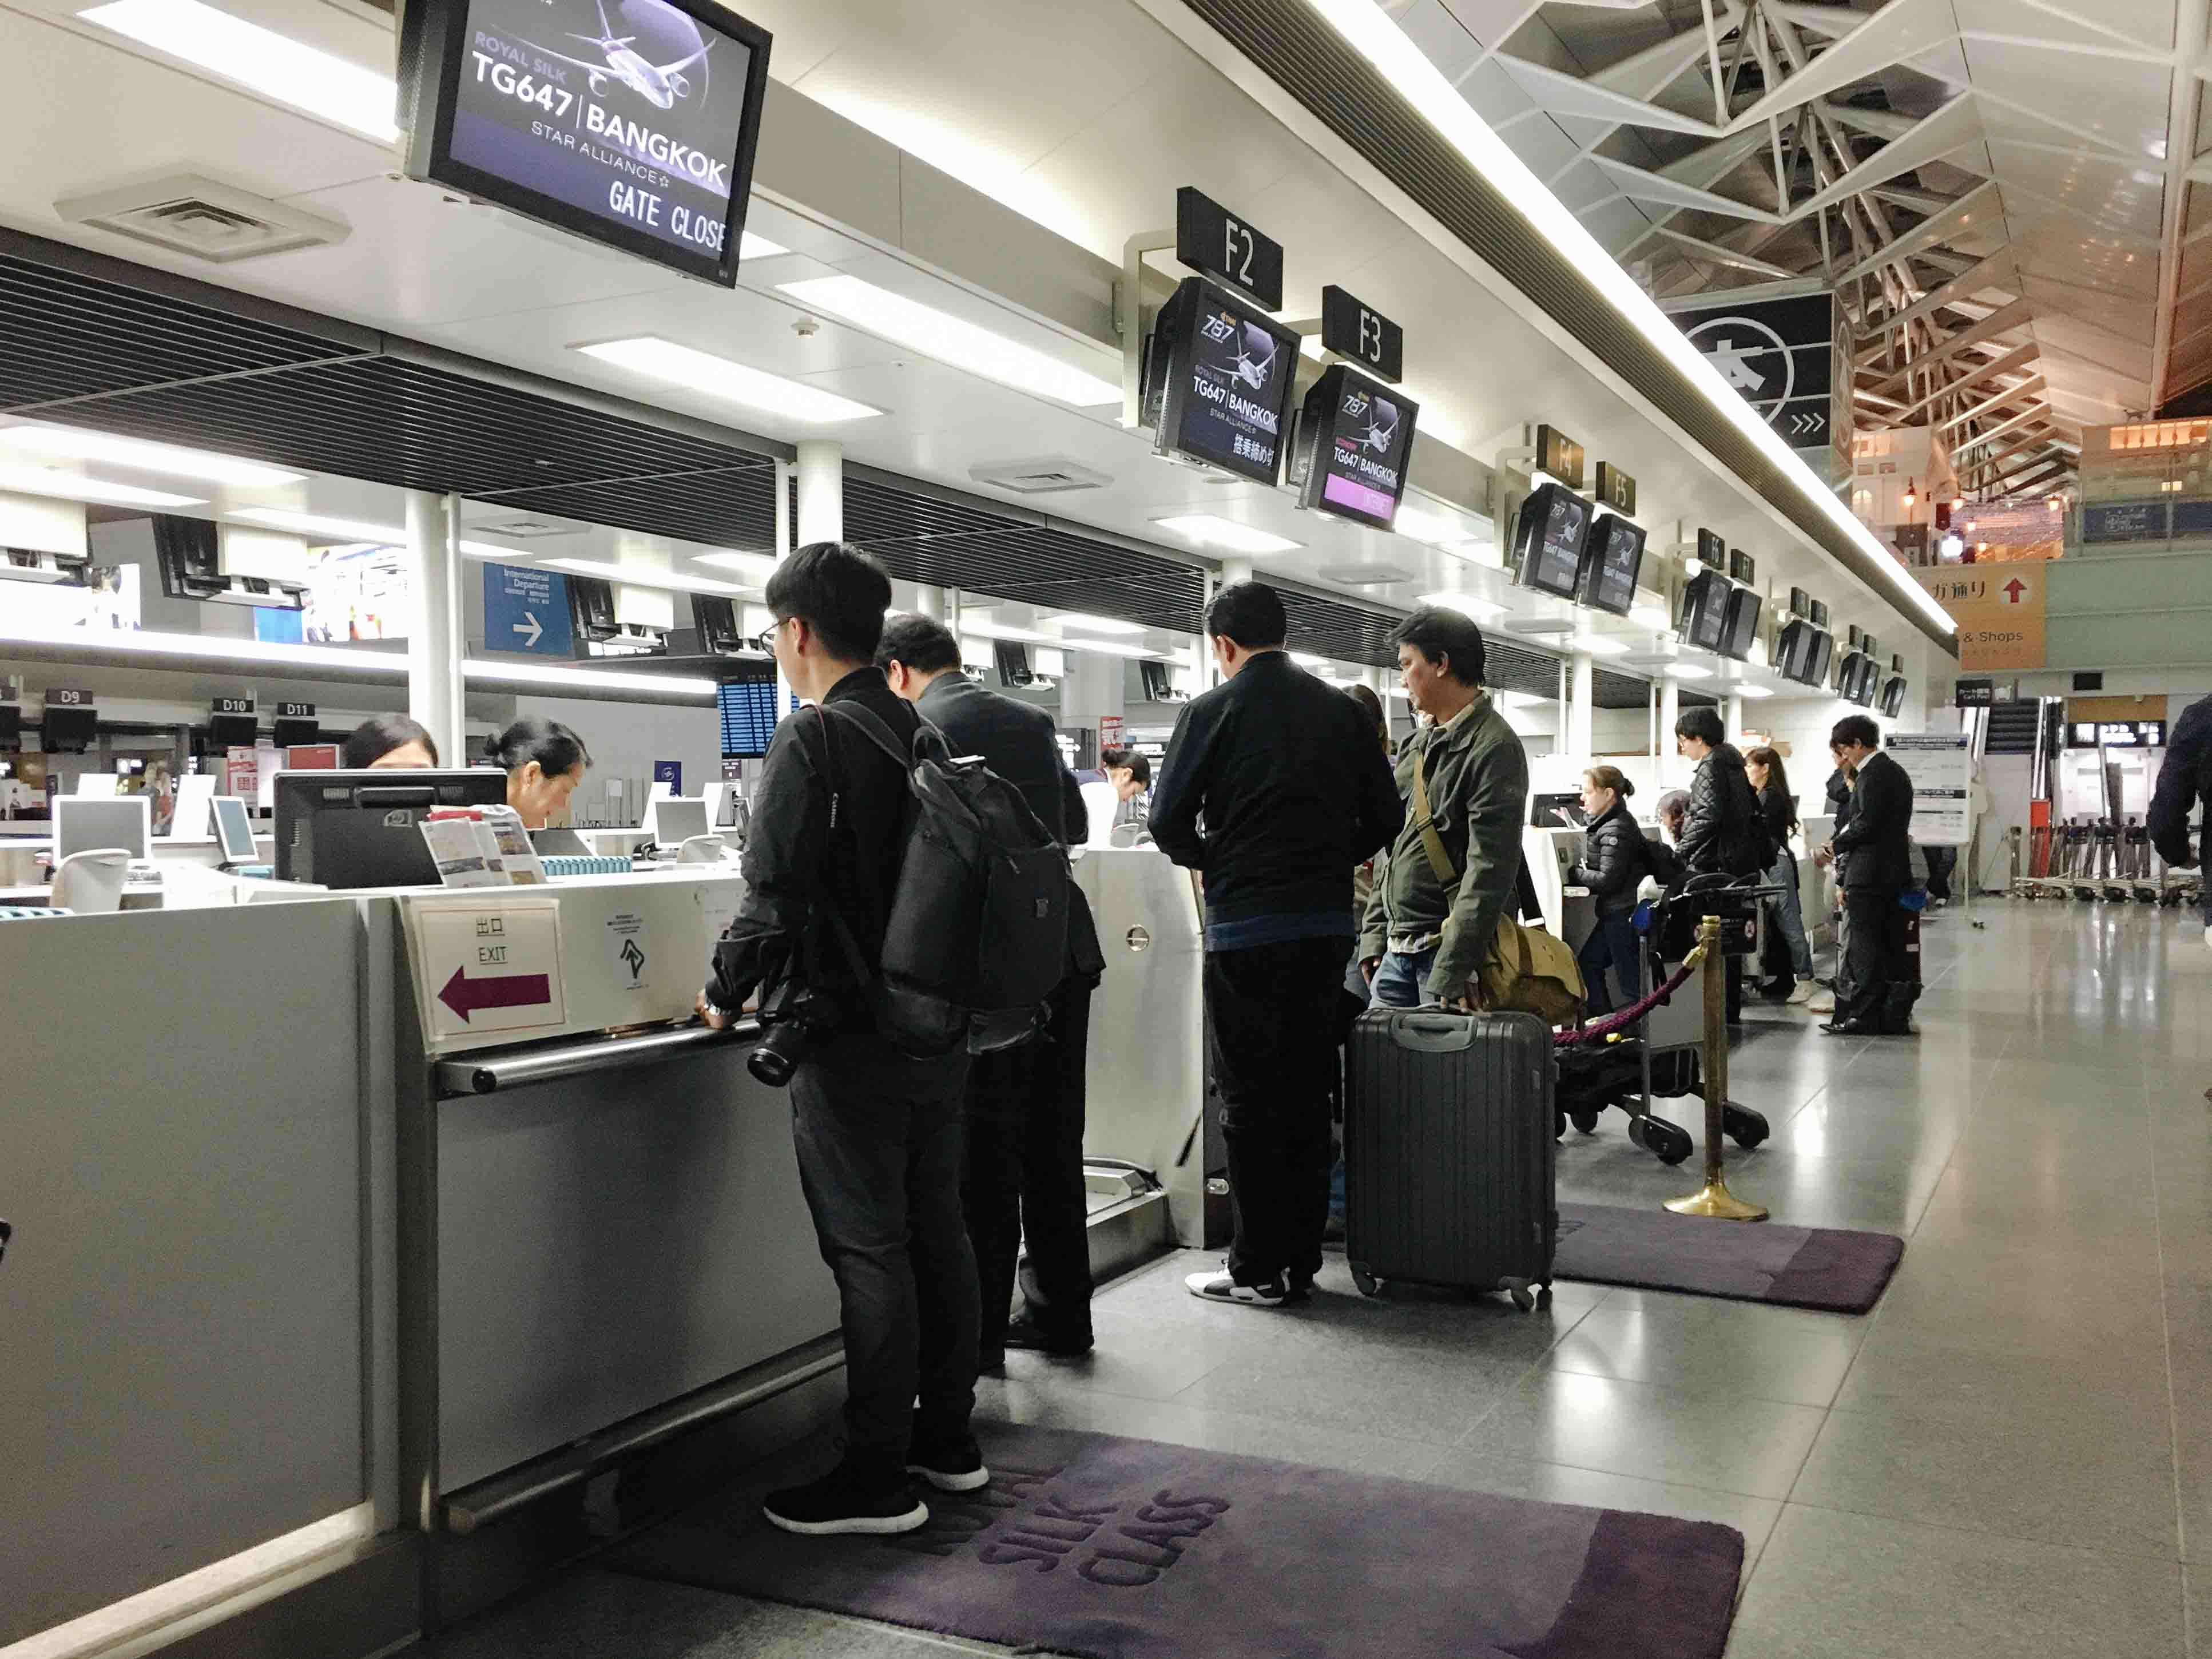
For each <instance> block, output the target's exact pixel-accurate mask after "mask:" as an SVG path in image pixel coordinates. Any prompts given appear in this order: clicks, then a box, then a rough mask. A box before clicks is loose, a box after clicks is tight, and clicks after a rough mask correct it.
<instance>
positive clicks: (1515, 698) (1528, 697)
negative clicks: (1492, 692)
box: [1498, 691, 1559, 708]
mask: <svg viewBox="0 0 2212 1659" xmlns="http://www.w3.org/2000/svg"><path fill="white" fill-rule="evenodd" d="M1498 701H1500V702H1503V703H1504V705H1505V706H1506V707H1507V708H1534V707H1535V706H1536V705H1537V704H1538V703H1540V702H1558V701H1559V699H1558V698H1556V697H1540V696H1537V695H1536V694H1535V693H1534V692H1533V691H1504V692H1500V693H1499V694H1498Z"/></svg>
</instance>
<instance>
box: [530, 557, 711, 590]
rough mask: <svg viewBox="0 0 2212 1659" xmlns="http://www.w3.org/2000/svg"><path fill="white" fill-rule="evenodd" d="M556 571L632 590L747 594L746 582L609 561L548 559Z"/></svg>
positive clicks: (550, 565)
mask: <svg viewBox="0 0 2212 1659" xmlns="http://www.w3.org/2000/svg"><path fill="white" fill-rule="evenodd" d="M545 563H546V564H547V565H548V566H549V567H550V568H553V569H555V570H573V571H574V572H575V573H576V574H578V575H580V576H598V577H599V578H601V579H602V580H606V581H611V582H621V583H623V584H625V585H627V586H631V587H655V588H663V589H665V590H667V591H668V592H674V593H744V592H749V591H750V590H749V589H748V588H747V587H746V586H745V585H744V583H742V582H724V581H716V580H714V578H713V577H712V576H686V575H682V574H678V572H676V571H673V570H650V569H647V568H643V567H641V566H638V565H630V564H614V563H611V562H609V561H607V560H605V559H548V560H546V561H545Z"/></svg>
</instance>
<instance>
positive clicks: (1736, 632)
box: [1721, 587, 1760, 662]
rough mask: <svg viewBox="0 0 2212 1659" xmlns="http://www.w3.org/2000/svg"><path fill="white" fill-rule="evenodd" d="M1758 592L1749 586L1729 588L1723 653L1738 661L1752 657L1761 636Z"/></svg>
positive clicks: (1722, 636) (1724, 655)
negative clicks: (1755, 642) (1752, 648)
mask: <svg viewBox="0 0 2212 1659" xmlns="http://www.w3.org/2000/svg"><path fill="white" fill-rule="evenodd" d="M1759 608H1760V600H1759V595H1758V593H1757V592H1755V591H1753V589H1751V588H1748V587H1737V588H1732V589H1730V590H1729V596H1728V626H1727V628H1726V629H1723V632H1722V635H1721V655H1723V657H1734V658H1735V659H1736V660H1737V661H1738V662H1747V661H1748V660H1750V658H1751V647H1752V645H1753V642H1754V641H1756V640H1757V639H1758V638H1759Z"/></svg>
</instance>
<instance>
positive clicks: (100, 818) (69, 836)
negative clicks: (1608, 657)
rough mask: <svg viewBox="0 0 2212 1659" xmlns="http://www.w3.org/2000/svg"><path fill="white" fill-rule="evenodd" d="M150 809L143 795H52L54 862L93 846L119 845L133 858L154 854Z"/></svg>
mask: <svg viewBox="0 0 2212 1659" xmlns="http://www.w3.org/2000/svg"><path fill="white" fill-rule="evenodd" d="M153 809H154V803H153V802H152V801H151V800H149V799H148V798H147V797H145V796H144V795H117V796H114V797H112V798H110V799H100V797H98V796H96V795H58V796H57V797H55V799H54V862H55V863H56V864H57V865H58V864H59V863H60V862H61V861H62V860H64V859H65V858H67V857H68V856H69V855H70V854H72V853H83V852H89V851H90V850H91V849H92V848H95V847H120V848H123V849H124V850H125V852H127V853H129V854H131V857H132V858H134V859H142V860H143V859H149V858H151V857H153V856H154V810H153Z"/></svg>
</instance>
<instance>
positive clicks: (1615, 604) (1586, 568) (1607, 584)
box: [1575, 513, 1644, 617]
mask: <svg viewBox="0 0 2212 1659" xmlns="http://www.w3.org/2000/svg"><path fill="white" fill-rule="evenodd" d="M1643 572H1644V528H1643V526H1641V525H1635V524H1631V523H1630V522H1629V521H1628V520H1626V519H1624V518H1621V517H1620V515H1619V514H1617V513H1600V514H1599V515H1598V516H1597V518H1596V520H1595V521H1594V522H1593V523H1592V524H1591V526H1590V527H1589V539H1588V541H1587V542H1586V543H1585V544H1584V545H1583V570H1582V577H1581V580H1580V581H1579V582H1578V583H1577V590H1576V593H1575V597H1576V598H1577V599H1580V600H1581V601H1582V602H1583V604H1584V605H1589V607H1590V608H1591V609H1592V610H1595V611H1608V612H1610V613H1611V614H1612V615H1613V616H1616V617H1625V616H1626V615H1627V614H1628V613H1629V612H1630V611H1632V610H1633V609H1634V608H1635V605H1636V580H1637V578H1638V576H1640V575H1641V574H1643Z"/></svg>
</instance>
